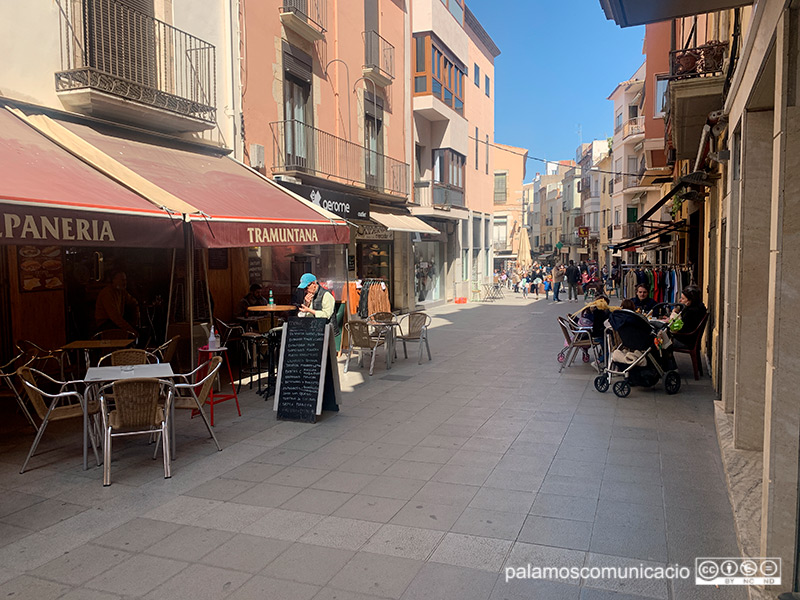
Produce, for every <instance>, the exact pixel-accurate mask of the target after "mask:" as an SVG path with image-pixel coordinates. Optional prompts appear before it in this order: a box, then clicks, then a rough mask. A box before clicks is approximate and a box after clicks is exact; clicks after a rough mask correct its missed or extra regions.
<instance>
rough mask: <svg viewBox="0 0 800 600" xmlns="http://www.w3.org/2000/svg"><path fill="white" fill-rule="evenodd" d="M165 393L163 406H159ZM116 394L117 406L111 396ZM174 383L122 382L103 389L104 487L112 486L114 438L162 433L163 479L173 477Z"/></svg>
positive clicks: (101, 399) (133, 380)
mask: <svg viewBox="0 0 800 600" xmlns="http://www.w3.org/2000/svg"><path fill="white" fill-rule="evenodd" d="M162 390H166V401H165V403H164V406H163V407H162V406H161V405H159V399H160V398H161V395H162ZM110 391H113V394H114V407H113V409H112V408H111V407H110V405H109V402H108V393H107V392H110ZM172 396H173V392H172V384H171V383H170V382H168V381H161V380H159V379H151V378H134V379H121V380H119V381H115V382H114V383H110V384H108V385H105V386H103V387H101V388H100V406H101V413H102V415H103V437H104V440H103V485H104V486H108V485H111V440H112V439H113V438H115V437H122V436H132V435H152V434H153V433H159V434H160V437H161V446H162V449H163V452H164V479H169V478H170V477H172V470H171V465H170V462H171V458H170V446H169V439H170V436H169V426H168V422H167V418H166V415H167V414H169V411H170V409H171V406H172Z"/></svg>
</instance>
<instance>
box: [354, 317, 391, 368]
mask: <svg viewBox="0 0 800 600" xmlns="http://www.w3.org/2000/svg"><path fill="white" fill-rule="evenodd" d="M345 329H346V330H347V335H348V340H349V342H350V344H349V346H348V348H347V362H346V363H345V365H344V372H345V373H347V371H348V369H349V368H350V357H351V356H352V354H353V350H355V349H358V350H359V353H358V366H359V367H361V366H362V365H363V362H364V352H365V351H367V352H370V353H371V354H372V359H371V360H370V363H369V374H370V375H372V371H373V370H374V369H375V355H376V350H377V349H378V348H379V347H380V346H384V345H385V343H386V340H385V339H384V338H383V337H382V336H383V331H380V332H379V333H378V334H377V337H373V336H372V335H370V331H369V325H368V324H367V323H365V322H364V321H350V322H349V323H345Z"/></svg>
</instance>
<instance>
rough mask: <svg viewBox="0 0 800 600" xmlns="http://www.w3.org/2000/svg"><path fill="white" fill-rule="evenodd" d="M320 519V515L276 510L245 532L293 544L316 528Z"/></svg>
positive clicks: (254, 523)
mask: <svg viewBox="0 0 800 600" xmlns="http://www.w3.org/2000/svg"><path fill="white" fill-rule="evenodd" d="M322 518H323V517H322V515H314V514H310V513H304V512H297V511H291V510H282V509H277V508H276V509H272V510H270V511H269V512H268V513H267V514H266V515H264V516H263V517H262V518H260V519H258V520H257V521H255V522H253V523H252V524H251V525H250V526H249V527H248V528H247V532H248V533H250V534H253V535H263V536H265V537H270V538H275V539H279V540H287V541H290V542H294V541H296V540H298V539H300V537H302V536H303V535H304V534H305V533H307V532H308V531H309V530H310V529H312V528H313V527H314V526H316V525H317V523H319V522H320V521H321V520H322Z"/></svg>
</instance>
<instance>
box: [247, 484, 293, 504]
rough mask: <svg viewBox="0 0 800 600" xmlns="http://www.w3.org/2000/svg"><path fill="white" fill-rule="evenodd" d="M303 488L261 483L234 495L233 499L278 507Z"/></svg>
mask: <svg viewBox="0 0 800 600" xmlns="http://www.w3.org/2000/svg"><path fill="white" fill-rule="evenodd" d="M301 491H302V490H301V489H300V488H298V487H291V486H287V485H278V484H275V483H259V484H256V485H254V486H253V487H251V488H250V489H248V490H247V491H244V492H242V493H241V494H239V495H238V496H234V497H233V498H232V500H233V501H234V502H237V503H238V504H251V505H253V506H265V507H269V508H274V507H278V506H280V505H281V504H283V503H284V502H286V501H287V500H289V499H290V498H293V497H294V496H297V494H299V493H300V492H301Z"/></svg>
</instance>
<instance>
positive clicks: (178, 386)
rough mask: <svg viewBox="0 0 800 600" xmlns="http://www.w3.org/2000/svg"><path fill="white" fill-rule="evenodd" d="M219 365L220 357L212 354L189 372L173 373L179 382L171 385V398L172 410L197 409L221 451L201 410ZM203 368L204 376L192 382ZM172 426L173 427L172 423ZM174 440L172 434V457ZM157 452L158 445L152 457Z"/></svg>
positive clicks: (220, 448)
mask: <svg viewBox="0 0 800 600" xmlns="http://www.w3.org/2000/svg"><path fill="white" fill-rule="evenodd" d="M221 365H222V357H220V356H214V357H213V358H212V359H211V360H208V361H206V362H205V363H203V364H202V365H200V366H199V367H197V368H196V369H195V370H194V371H192V372H191V373H186V374H179V375H175V381H180V382H181V383H175V384H173V386H172V388H173V390H174V395H173V399H172V409H173V411H174V410H175V409H183V410H186V409H189V410H192V411H197V412H198V413H199V414H200V416H201V417H202V418H203V423H205V425H206V429H208V433H209V434H210V435H211V439H213V440H214V444H216V446H217V450H219V451H222V447H221V446H220V445H219V441H218V440H217V436H216V435H214V430H213V429H212V428H211V423H210V422H209V421H208V416H206V413H205V411H204V410H203V405H204V404H205V402H206V400H207V399H208V394H209V392H210V391H211V386H212V385H213V384H214V379H216V377H217V373H218V372H219V369H220V366H221ZM203 370H206V374H205V376H204V377H203V378H202V379H200V380H199V381H197V382H193V379H194V378H195V377H196V376H197V375H198V373H202V372H203ZM173 414H174V413H173ZM169 419H170V422H171V423H174V420H173V415H170V417H169ZM172 427H173V428H174V425H172ZM174 442H175V438H174V436H173V457H174V450H175V448H174V446H175V444H174ZM157 454H158V446H156V451H155V453H154V455H153V458H155V457H156V455H157Z"/></svg>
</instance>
